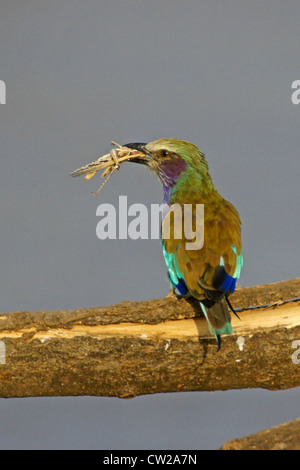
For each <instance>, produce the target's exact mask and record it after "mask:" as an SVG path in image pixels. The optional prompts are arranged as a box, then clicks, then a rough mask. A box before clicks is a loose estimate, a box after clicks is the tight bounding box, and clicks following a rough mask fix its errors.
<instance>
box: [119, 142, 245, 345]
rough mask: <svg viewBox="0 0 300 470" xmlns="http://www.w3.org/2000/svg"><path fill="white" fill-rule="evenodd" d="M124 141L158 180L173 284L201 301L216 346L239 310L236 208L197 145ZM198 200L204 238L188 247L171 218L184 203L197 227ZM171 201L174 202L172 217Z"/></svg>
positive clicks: (165, 249) (239, 249) (179, 292)
mask: <svg viewBox="0 0 300 470" xmlns="http://www.w3.org/2000/svg"><path fill="white" fill-rule="evenodd" d="M124 147H127V148H129V149H134V150H138V151H139V152H141V153H142V154H143V157H142V158H141V157H139V156H138V157H136V158H133V159H132V160H131V162H134V163H139V164H143V165H146V166H147V167H149V168H150V169H151V170H152V171H153V172H154V173H155V174H156V175H157V177H158V178H159V180H160V181H161V183H162V186H163V201H164V204H165V207H166V210H165V214H164V216H163V220H162V239H161V243H162V249H163V255H164V259H165V262H166V265H167V272H168V277H169V281H170V284H171V288H172V290H173V292H174V293H175V294H176V295H177V297H179V298H180V297H186V298H188V297H192V298H194V299H197V301H199V303H200V307H201V310H202V312H203V314H204V316H205V318H206V320H207V323H208V326H209V330H210V333H211V334H212V335H213V336H214V337H215V339H216V342H217V350H218V351H219V350H220V348H221V336H222V335H223V334H232V333H233V327H232V324H231V315H230V311H232V312H233V313H234V314H236V316H238V315H237V313H236V312H235V310H234V309H233V307H232V305H231V303H230V301H229V296H230V295H231V294H232V293H233V292H234V291H235V288H236V283H237V280H238V278H239V277H240V273H241V268H242V266H243V252H242V240H241V219H240V216H239V213H238V211H237V209H236V208H235V207H234V206H233V205H232V204H231V203H230V202H229V201H227V200H226V199H224V198H223V197H222V196H221V195H220V194H219V192H218V191H217V189H216V187H215V186H214V184H213V181H212V178H211V176H210V173H209V167H208V164H207V160H206V157H205V155H204V153H202V152H201V150H200V149H199V148H198V147H197V146H196V145H194V144H192V143H190V142H187V141H185V140H179V139H173V138H163V139H159V140H155V141H153V142H149V143H141V142H136V143H128V144H125V145H124ZM200 204H202V205H204V240H202V243H200V244H199V247H198V246H196V248H195V247H193V249H190V248H191V245H189V244H188V243H187V242H190V240H189V239H188V238H187V236H186V233H185V232H184V233H183V232H181V234H179V235H178V234H177V233H176V236H175V233H174V232H175V223H174V220H175V221H176V220H178V217H183V214H184V212H183V210H182V211H180V209H184V207H185V206H187V205H188V206H187V207H190V208H191V218H192V222H193V224H194V225H193V226H194V227H195V222H196V215H197V212H196V209H197V206H198V205H200ZM172 207H176V210H175V211H173V217H172V215H171V209H172ZM167 220H168V221H170V220H172V221H173V226H172V225H171V222H169V223H170V234H169V236H168V237H164V230H163V228H164V225H165V224H166V221H167ZM196 231H197V224H196ZM196 235H197V234H196ZM196 235H195V236H196ZM200 238H201V237H200ZM200 245H201V246H200Z"/></svg>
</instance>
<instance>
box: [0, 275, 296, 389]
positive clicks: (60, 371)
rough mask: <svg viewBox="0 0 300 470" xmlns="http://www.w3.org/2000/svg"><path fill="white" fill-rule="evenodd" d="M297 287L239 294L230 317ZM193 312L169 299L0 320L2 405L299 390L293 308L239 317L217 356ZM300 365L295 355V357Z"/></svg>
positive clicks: (284, 297)
mask: <svg viewBox="0 0 300 470" xmlns="http://www.w3.org/2000/svg"><path fill="white" fill-rule="evenodd" d="M299 292H300V279H295V280H292V281H284V282H280V283H277V284H270V285H266V286H256V287H248V288H245V289H240V290H238V291H237V292H236V293H235V294H234V295H233V296H232V297H231V299H232V303H233V305H234V306H235V307H236V308H238V307H239V308H247V307H249V306H253V305H260V304H274V302H278V303H280V302H282V301H287V300H290V299H292V298H294V297H298V296H299ZM199 315H200V309H199V306H198V305H197V303H194V302H187V301H186V300H183V299H182V300H177V299H176V298H174V297H173V296H167V297H166V298H164V299H157V300H150V301H144V302H122V303H120V304H119V305H113V306H110V307H97V308H89V309H80V310H69V311H56V312H17V313H10V314H2V315H0V340H1V341H2V343H0V344H1V345H2V346H3V345H5V349H6V363H5V364H0V396H2V397H25V396H51V395H52V396H55V395H56V396H57V395H60V396H62V395H103V396H119V397H132V396H135V395H140V394H148V393H158V392H173V391H188V390H227V389H233V388H248V387H250V388H253V387H263V388H268V389H272V390H276V389H284V388H290V387H295V386H298V385H300V364H299V365H298V364H297V361H294V362H293V361H292V355H293V353H294V354H295V352H296V351H295V349H293V345H295V341H296V340H300V302H299V301H294V302H290V303H285V304H284V305H281V306H280V305H278V306H276V307H275V306H273V307H267V308H261V309H258V310H250V311H241V312H240V313H239V316H240V317H241V321H239V320H238V319H236V318H233V325H234V330H235V334H234V335H230V336H224V337H223V344H222V349H221V351H220V352H219V353H217V352H216V343H215V340H214V338H212V337H211V336H210V334H209V332H208V328H207V324H206V321H205V319H204V318H203V317H200V316H199ZM299 358H300V354H299Z"/></svg>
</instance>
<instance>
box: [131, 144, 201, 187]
mask: <svg viewBox="0 0 300 470" xmlns="http://www.w3.org/2000/svg"><path fill="white" fill-rule="evenodd" d="M124 147H128V148H130V149H135V150H139V151H140V152H142V153H144V155H145V157H143V158H141V157H137V158H134V159H132V160H131V161H132V162H135V163H141V164H144V165H147V166H148V167H149V168H150V169H151V170H153V171H154V172H155V173H156V174H157V176H158V177H159V179H160V181H161V182H162V184H163V186H164V190H165V192H167V194H169V191H170V190H171V188H172V187H174V186H175V185H176V183H177V182H179V181H183V180H184V181H185V182H186V184H187V185H188V186H191V185H193V184H195V183H194V182H195V181H197V182H199V183H200V181H201V180H202V181H204V180H206V179H207V178H209V179H210V176H209V174H208V166H207V162H206V160H205V156H204V154H203V153H202V152H201V150H200V149H199V148H198V147H196V145H194V144H191V143H190V142H186V141H184V140H178V139H159V140H155V141H153V142H149V143H148V144H145V143H130V144H126V145H124Z"/></svg>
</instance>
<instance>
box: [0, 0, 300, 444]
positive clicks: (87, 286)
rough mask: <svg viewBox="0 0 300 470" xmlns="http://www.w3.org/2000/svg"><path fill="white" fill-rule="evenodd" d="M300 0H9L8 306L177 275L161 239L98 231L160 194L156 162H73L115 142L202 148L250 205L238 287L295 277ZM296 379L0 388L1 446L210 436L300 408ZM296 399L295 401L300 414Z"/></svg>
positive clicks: (4, 116) (128, 296) (227, 190)
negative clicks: (42, 390) (40, 391)
mask: <svg viewBox="0 0 300 470" xmlns="http://www.w3.org/2000/svg"><path fill="white" fill-rule="evenodd" d="M299 23H300V10H299V2H298V1H297V0H294V1H292V0H287V1H285V2H283V1H278V0H273V1H272V2H268V1H266V0H264V1H261V0H252V1H245V0H244V1H235V0H228V1H226V2H224V0H222V1H221V0H214V2H211V1H203V0H197V1H196V0H187V1H179V0H160V1H157V0H152V1H151V2H150V1H146V0H144V1H138V0H122V1H117V0H110V1H104V0H102V1H101V0H100V1H99V0H85V1H83V0H72V1H71V0H65V1H64V2H60V1H58V0H51V1H48V0H44V1H40V2H36V1H32V0H27V1H16V0H2V1H1V6H0V51H1V55H0V79H1V80H4V81H5V83H6V87H7V104H6V105H0V138H1V150H0V155H1V161H0V169H1V173H0V181H1V184H0V197H1V209H0V211H1V213H0V227H1V228H0V237H1V270H0V276H1V278H0V286H1V301H0V309H1V311H2V312H11V311H20V310H55V309H72V308H80V307H91V306H96V305H109V304H113V303H117V302H120V301H122V300H144V299H152V298H158V297H162V296H164V295H165V294H166V293H167V291H168V288H169V286H168V282H167V280H166V268H165V265H164V260H163V257H162V253H161V247H160V243H159V241H157V240H138V241H132V240H115V241H114V240H106V241H100V240H98V239H97V237H96V225H97V222H98V219H97V217H96V209H97V206H98V205H99V204H100V203H103V202H107V203H112V204H117V202H118V196H119V195H127V196H128V201H129V204H133V203H135V202H139V203H147V204H150V203H160V202H161V201H162V191H161V188H160V185H159V183H158V182H157V181H156V180H155V178H154V177H153V176H152V175H150V173H149V172H148V171H146V170H145V168H141V167H139V166H138V165H124V166H122V169H121V171H120V172H118V173H116V174H114V176H113V178H112V179H111V180H110V182H109V184H108V185H107V186H106V187H105V189H104V190H103V192H102V193H101V196H100V197H99V198H95V197H93V196H92V195H91V191H94V190H96V189H97V188H98V186H99V185H100V183H101V181H100V178H99V177H98V176H96V177H95V178H94V179H92V180H91V181H90V182H88V183H86V182H85V181H84V180H83V179H77V180H74V179H72V178H70V177H69V176H68V175H69V173H70V172H71V171H73V170H75V169H76V168H78V167H79V166H81V165H83V164H85V163H88V162H90V161H92V160H94V159H96V158H98V156H100V155H102V154H104V153H106V152H108V151H109V150H110V148H111V147H110V142H111V140H116V141H117V142H119V143H126V142H130V141H131V142H132V141H140V142H148V141H151V140H155V139H158V138H161V137H175V138H179V139H184V140H188V141H191V142H193V143H195V144H196V145H198V146H199V147H200V148H201V150H202V151H203V152H204V153H205V154H206V157H207V160H208V163H209V166H210V170H211V175H212V177H213V180H214V183H215V185H216V187H217V188H218V190H219V192H220V193H221V194H222V195H223V196H224V197H225V198H226V199H228V200H230V201H231V202H232V203H233V204H234V205H235V206H236V207H237V208H238V210H239V212H240V215H241V218H242V221H243V246H244V260H245V264H244V269H243V271H242V276H241V284H242V286H249V285H256V284H264V283H269V282H276V281H280V280H284V279H291V278H294V277H298V276H299V172H300V161H299V142H300V133H299V119H300V114H299V113H300V105H298V106H297V105H294V104H293V103H292V101H291V95H292V92H293V90H292V89H291V84H292V82H293V81H294V80H297V79H298V80H299V79H300V72H299V36H300V33H299V31H300V24H299ZM297 409H298V410H299V389H295V390H292V391H286V392H279V393H278V392H276V393H274V392H272V393H271V392H267V391H262V390H249V391H231V392H226V393H225V392H223V393H214V394H210V393H186V394H166V395H157V396H151V397H139V398H136V399H133V400H129V401H128V400H126V401H124V400H119V399H107V398H84V397H83V398H53V399H52V398H51V399H50V398H45V399H34V398H33V399H21V400H19V399H18V400H1V401H0V413H1V422H0V436H1V437H0V447H1V448H39V447H40V448H49V447H50V448H51V447H56V448H76V447H79V448H110V449H113V448H116V449H117V448H123V449H129V448H132V449H138V448H148V449H151V448H156V449H159V448H163V447H169V448H173V449H179V448H185V449H188V448H209V447H213V448H215V447H218V446H220V445H221V444H222V443H223V442H224V441H225V440H228V439H232V438H235V437H238V436H239V435H244V434H248V433H250V432H255V431H257V430H259V429H262V428H264V427H268V426H270V425H275V424H279V423H280V422H284V421H286V420H289V419H293V418H295V417H296V415H297V413H296V410H297ZM297 416H298V415H297Z"/></svg>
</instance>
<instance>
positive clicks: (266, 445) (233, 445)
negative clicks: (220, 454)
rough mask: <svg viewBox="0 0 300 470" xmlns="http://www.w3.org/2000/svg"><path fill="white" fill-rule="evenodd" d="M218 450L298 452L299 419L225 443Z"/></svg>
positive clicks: (299, 443)
mask: <svg viewBox="0 0 300 470" xmlns="http://www.w3.org/2000/svg"><path fill="white" fill-rule="evenodd" d="M220 450H300V418H298V419H296V420H295V421H290V422H289V423H285V424H281V425H279V426H275V427H273V428H270V429H266V430H264V431H260V432H258V433H257V434H251V435H250V436H246V437H242V438H240V439H234V440H233V441H229V442H226V443H225V444H224V445H223V446H222V448H221V449H220Z"/></svg>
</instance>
